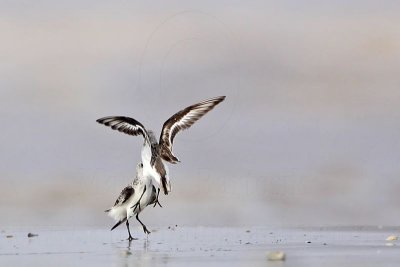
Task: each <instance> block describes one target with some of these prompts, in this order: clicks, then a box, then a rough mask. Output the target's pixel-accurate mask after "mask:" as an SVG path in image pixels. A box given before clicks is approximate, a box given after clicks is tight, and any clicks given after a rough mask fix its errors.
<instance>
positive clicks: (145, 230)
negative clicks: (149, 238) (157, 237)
mask: <svg viewBox="0 0 400 267" xmlns="http://www.w3.org/2000/svg"><path fill="white" fill-rule="evenodd" d="M136 220H138V222H140V224H141V225H142V227H143V232H144V233H145V234H150V233H151V232H150V231H149V230H147V227H146V225H144V224H143V223H142V221H141V220H140V219H139V213H137V214H136Z"/></svg>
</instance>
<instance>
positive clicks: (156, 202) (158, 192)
mask: <svg viewBox="0 0 400 267" xmlns="http://www.w3.org/2000/svg"><path fill="white" fill-rule="evenodd" d="M159 195H160V188H158V190H157V198H156V201H155V203H154V206H153V208H155V206H157V204H158V205H159V206H160V208H162V206H161V204H160V202H159V201H158V196H159Z"/></svg>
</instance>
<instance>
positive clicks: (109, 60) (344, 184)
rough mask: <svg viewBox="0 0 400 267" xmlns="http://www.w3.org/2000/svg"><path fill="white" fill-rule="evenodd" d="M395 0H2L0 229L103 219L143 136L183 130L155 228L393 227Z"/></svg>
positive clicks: (399, 150)
mask: <svg viewBox="0 0 400 267" xmlns="http://www.w3.org/2000/svg"><path fill="white" fill-rule="evenodd" d="M399 12H400V3H399V2H398V1H389V0H384V1H370V0H367V1H365V0H363V1H361V0H352V1H311V0H310V1H307V0H300V1H299V0H297V1H197V2H193V1H191V2H189V1H168V3H167V2H166V1H127V0H124V1H122V0H121V1H98V0H96V1H94V0H88V1H81V0H79V1H77V0H72V1H71V0H69V1H50V0H43V1H14V0H13V1H7V0H2V1H0V34H1V42H0V56H1V60H0V112H1V116H0V122H1V125H2V129H1V131H0V137H1V143H0V145H1V149H0V179H1V187H0V212H1V214H2V216H1V217H0V225H1V226H4V227H6V226H22V227H23V226H32V225H35V226H55V227H59V226H69V227H81V226H96V227H100V228H105V229H108V227H110V226H112V225H113V221H112V220H111V219H110V218H108V217H107V216H106V215H105V214H104V213H103V210H104V209H106V208H108V207H110V206H111V205H112V204H113V203H114V201H115V199H116V197H117V196H118V194H119V193H120V190H121V189H122V188H123V187H124V186H125V185H127V184H128V183H129V182H130V181H131V180H132V178H133V177H134V175H135V166H136V164H137V162H138V161H139V160H140V149H141V146H142V142H143V141H142V139H141V138H137V137H130V136H127V135H123V134H120V133H118V132H115V131H112V130H110V129H109V128H106V127H104V126H102V125H99V124H97V123H96V122H95V120H96V119H98V118H100V117H103V116H109V115H125V116H130V117H133V118H135V119H137V120H139V121H141V122H142V123H143V124H144V125H145V126H146V127H147V128H149V129H153V130H155V131H156V132H157V133H158V132H159V131H160V130H161V126H162V123H163V122H164V121H165V120H166V119H168V118H169V116H171V115H172V114H174V113H175V112H177V111H178V110H180V109H181V108H184V107H186V106H188V105H190V104H193V103H196V102H198V101H200V100H203V99H206V98H209V97H213V96H218V95H226V96H227V98H226V100H225V102H223V103H221V104H220V105H219V106H217V107H216V108H215V109H214V110H213V111H212V112H210V113H209V114H207V115H206V116H205V117H204V118H202V119H201V120H200V121H199V122H198V123H196V124H195V125H194V126H193V127H192V128H191V129H189V130H187V131H185V132H182V133H180V134H179V135H178V136H177V137H176V139H175V144H174V152H175V154H176V155H177V156H178V157H179V158H180V159H181V161H182V162H181V163H180V164H178V165H173V166H170V172H171V179H172V186H173V191H172V193H171V194H170V195H168V196H161V197H160V202H161V203H162V204H163V206H164V208H162V209H160V208H154V209H153V208H148V209H146V210H145V211H144V212H143V215H142V217H143V218H142V220H143V221H144V222H145V223H146V224H147V225H148V226H149V227H150V228H151V227H152V226H166V225H175V224H178V225H212V226H225V225H227V226H240V225H267V226H268V225H278V226H279V225H375V224H382V225H398V224H399V220H400V213H399V212H398V211H399V209H398V206H399V204H400V194H399V191H400V180H399V176H400V164H399V163H400V162H399V159H400V139H399V136H400V124H399V120H400V105H399V104H400V75H399V70H400V17H399Z"/></svg>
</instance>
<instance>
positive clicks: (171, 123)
mask: <svg viewBox="0 0 400 267" xmlns="http://www.w3.org/2000/svg"><path fill="white" fill-rule="evenodd" d="M224 99H225V96H219V97H214V98H210V99H207V100H204V101H202V102H200V103H197V104H194V105H191V106H189V107H187V108H185V109H183V110H181V111H179V112H177V113H175V114H174V115H173V116H172V117H170V118H169V119H168V120H167V121H166V122H164V125H163V127H162V130H161V135H160V140H159V142H157V139H156V137H155V135H154V133H153V132H152V131H150V130H146V128H145V127H144V126H143V125H142V124H141V123H140V122H138V121H137V120H135V119H132V118H129V117H123V116H110V117H104V118H100V119H98V120H97V122H98V123H101V124H104V125H106V126H110V127H111V129H113V130H118V131H120V132H123V133H126V134H129V135H134V136H137V135H142V136H143V137H144V144H143V148H142V152H141V155H142V162H143V165H144V175H146V176H147V175H149V176H151V177H153V179H155V181H156V183H157V184H158V191H157V200H158V195H159V193H160V185H161V186H162V188H163V191H164V194H165V195H167V194H168V192H170V191H171V184H170V181H169V175H168V167H167V165H166V164H165V163H164V161H166V162H169V163H173V164H175V163H177V162H179V159H178V158H177V157H176V156H175V155H174V154H173V153H172V145H173V141H174V138H175V135H176V134H177V133H178V132H179V131H182V130H185V129H188V128H189V127H190V126H192V125H193V124H194V123H195V122H196V121H197V120H199V119H200V118H201V117H203V116H204V115H205V114H206V113H207V112H209V111H210V110H212V109H213V108H214V107H215V106H216V105H217V104H219V103H220V102H222V101H223V100H224ZM154 205H156V204H154Z"/></svg>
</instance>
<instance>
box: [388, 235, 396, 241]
mask: <svg viewBox="0 0 400 267" xmlns="http://www.w3.org/2000/svg"><path fill="white" fill-rule="evenodd" d="M397 239H398V237H397V236H395V235H391V236H388V237H387V238H386V241H396V240H397Z"/></svg>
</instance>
